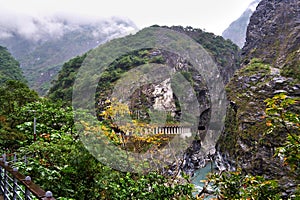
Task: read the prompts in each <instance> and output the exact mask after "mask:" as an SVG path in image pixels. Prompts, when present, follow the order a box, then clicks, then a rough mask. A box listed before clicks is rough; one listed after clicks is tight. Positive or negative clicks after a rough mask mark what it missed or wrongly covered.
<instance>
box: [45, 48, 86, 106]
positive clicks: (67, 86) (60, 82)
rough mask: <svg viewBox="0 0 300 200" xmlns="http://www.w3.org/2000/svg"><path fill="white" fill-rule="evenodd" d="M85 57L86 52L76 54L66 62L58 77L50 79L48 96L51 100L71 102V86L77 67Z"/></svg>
mask: <svg viewBox="0 0 300 200" xmlns="http://www.w3.org/2000/svg"><path fill="white" fill-rule="evenodd" d="M85 58H86V54H83V55H82V56H77V57H75V58H73V59H71V60H70V61H68V62H66V63H65V64H64V65H63V67H62V70H61V71H60V73H59V74H58V78H57V79H56V80H54V81H52V87H51V88H50V90H49V92H48V97H49V98H50V99H52V100H58V99H60V100H62V101H63V102H69V103H70V102H71V100H72V86H73V84H74V81H75V78H76V74H77V71H78V69H79V68H80V67H81V65H82V62H83V61H84V59H85Z"/></svg>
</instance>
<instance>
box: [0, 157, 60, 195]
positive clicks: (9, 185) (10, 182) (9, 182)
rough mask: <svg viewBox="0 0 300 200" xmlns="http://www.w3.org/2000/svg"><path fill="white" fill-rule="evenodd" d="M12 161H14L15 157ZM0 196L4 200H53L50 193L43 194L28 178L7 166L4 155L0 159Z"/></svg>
mask: <svg viewBox="0 0 300 200" xmlns="http://www.w3.org/2000/svg"><path fill="white" fill-rule="evenodd" d="M14 159H15V160H16V155H14ZM0 196H3V199H4V200H23V199H25V200H36V199H39V200H55V198H53V197H52V192H50V191H47V192H45V191H44V190H43V189H41V188H40V187H39V186H38V185H36V184H34V183H33V182H32V181H31V178H30V177H29V176H24V175H23V174H21V173H19V172H18V169H17V168H12V167H11V166H9V162H8V161H7V160H6V154H3V155H2V157H0Z"/></svg>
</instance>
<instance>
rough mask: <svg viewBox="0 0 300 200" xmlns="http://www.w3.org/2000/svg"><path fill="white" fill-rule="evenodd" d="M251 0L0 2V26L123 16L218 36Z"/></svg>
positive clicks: (139, 22) (141, 22)
mask: <svg viewBox="0 0 300 200" xmlns="http://www.w3.org/2000/svg"><path fill="white" fill-rule="evenodd" d="M251 2H252V0H0V23H2V25H3V23H5V21H12V20H15V21H18V20H23V19H24V17H25V18H26V17H29V16H31V17H32V16H33V17H44V18H45V17H46V18H47V17H53V16H65V17H66V18H69V19H73V20H74V21H76V20H77V21H86V20H89V19H92V18H93V19H95V18H107V17H110V16H119V17H127V18H129V19H131V20H132V21H133V22H134V23H135V24H136V25H137V26H138V28H144V27H147V26H150V25H154V24H158V25H169V26H170V25H182V26H188V25H190V26H193V27H194V28H201V29H205V30H206V31H209V32H213V33H215V34H218V35H221V34H222V32H223V31H224V29H226V28H227V27H228V25H229V24H230V23H231V22H232V21H234V20H235V19H237V18H238V17H239V16H240V15H241V14H242V12H243V11H244V10H245V9H246V8H247V6H248V5H249V4H250V3H251Z"/></svg>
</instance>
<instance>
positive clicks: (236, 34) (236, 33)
mask: <svg viewBox="0 0 300 200" xmlns="http://www.w3.org/2000/svg"><path fill="white" fill-rule="evenodd" d="M260 1H261V0H255V1H253V2H252V3H251V4H250V5H249V7H248V8H247V9H246V10H245V11H244V12H243V14H242V15H241V16H240V17H239V18H238V19H237V20H235V21H234V22H232V23H231V24H230V25H229V27H228V28H227V29H226V30H225V31H224V32H223V33H222V36H223V37H224V38H225V39H229V40H231V41H232V42H234V43H235V44H236V45H238V46H239V47H240V48H242V47H243V46H244V43H245V42H246V32H247V26H248V24H249V21H250V17H251V15H252V14H253V12H254V11H255V9H256V6H257V5H258V3H259V2H260Z"/></svg>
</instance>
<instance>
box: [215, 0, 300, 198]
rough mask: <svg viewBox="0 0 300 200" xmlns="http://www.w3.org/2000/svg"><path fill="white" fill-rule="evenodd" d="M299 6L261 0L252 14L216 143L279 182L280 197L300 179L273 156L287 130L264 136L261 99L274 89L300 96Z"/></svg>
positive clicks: (240, 163) (237, 161) (233, 159)
mask: <svg viewBox="0 0 300 200" xmlns="http://www.w3.org/2000/svg"><path fill="white" fill-rule="evenodd" d="M299 5H300V2H299V1H294V0H262V1H261V3H260V4H259V5H258V7H257V10H256V11H255V12H254V14H253V15H252V17H251V20H250V24H249V27H248V30H247V42H246V45H245V47H244V48H243V50H242V51H243V54H242V55H243V67H242V68H241V69H240V70H239V71H238V72H237V73H236V74H235V75H234V77H233V78H232V80H231V81H230V82H229V84H228V85H227V89H226V90H227V97H228V99H229V101H230V106H229V108H228V111H227V117H226V122H225V130H224V133H223V134H222V135H221V137H220V139H219V142H218V145H217V146H218V150H219V151H220V152H221V154H222V156H223V158H224V159H225V161H226V162H227V163H229V164H230V165H231V166H236V167H241V168H242V169H243V170H244V171H245V172H247V173H251V174H253V175H263V176H265V177H266V178H269V179H277V180H279V183H280V184H281V186H282V188H283V196H288V195H289V194H290V193H292V192H293V191H294V189H295V187H296V185H297V184H299V183H297V182H296V181H295V177H294V175H293V174H292V173H290V172H291V171H290V169H289V167H288V166H285V165H284V164H283V161H282V160H280V158H278V157H274V156H273V155H274V152H275V150H276V148H277V147H279V146H282V145H283V144H284V142H285V139H286V132H285V131H282V130H276V131H277V132H276V135H272V136H270V135H266V134H265V133H266V131H267V129H268V127H267V126H266V120H265V118H264V116H265V112H264V111H265V108H266V107H265V103H264V100H265V99H267V98H270V97H273V96H274V95H275V94H278V93H285V94H287V95H288V96H290V97H297V96H300V81H299V77H300V71H299V58H300V55H299V53H300V50H299V49H300V41H299V38H300V29H299V16H300V9H299V8H300V7H299ZM291 71H292V73H290V72H291ZM297 112H298V111H297Z"/></svg>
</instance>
